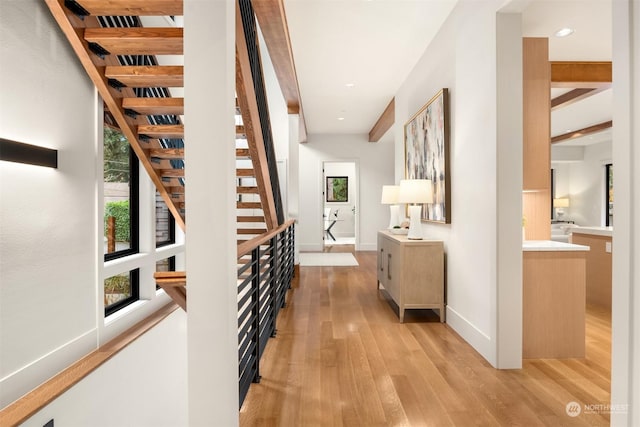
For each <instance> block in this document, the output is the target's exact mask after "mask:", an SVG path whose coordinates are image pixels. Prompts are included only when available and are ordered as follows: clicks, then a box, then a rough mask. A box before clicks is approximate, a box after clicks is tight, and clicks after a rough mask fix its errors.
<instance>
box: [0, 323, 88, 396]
mask: <svg viewBox="0 0 640 427" xmlns="http://www.w3.org/2000/svg"><path fill="white" fill-rule="evenodd" d="M97 343H98V330H97V329H92V330H90V331H87V332H85V333H84V334H83V335H80V336H79V337H77V338H75V339H73V340H71V341H69V342H68V343H66V344H64V345H62V346H60V347H58V348H56V349H55V350H53V351H51V352H50V353H48V354H46V355H44V356H42V357H41V358H40V359H37V360H35V361H33V362H31V363H30V364H28V365H26V366H23V367H22V368H20V369H18V370H17V371H15V372H12V373H10V374H9V375H7V376H6V377H4V378H2V379H0V408H4V407H5V406H7V405H9V404H10V403H12V402H14V401H15V400H17V399H18V398H20V397H22V396H24V395H25V394H27V393H28V392H29V391H31V390H33V389H34V388H36V387H38V386H39V385H40V384H42V383H44V382H45V381H47V380H48V379H49V378H51V376H52V373H56V372H60V371H62V370H63V369H65V368H67V367H69V366H70V365H72V364H73V363H75V362H77V361H78V360H80V359H81V358H82V357H84V356H86V355H87V354H89V353H90V352H92V351H94V350H95V349H96V348H97Z"/></svg>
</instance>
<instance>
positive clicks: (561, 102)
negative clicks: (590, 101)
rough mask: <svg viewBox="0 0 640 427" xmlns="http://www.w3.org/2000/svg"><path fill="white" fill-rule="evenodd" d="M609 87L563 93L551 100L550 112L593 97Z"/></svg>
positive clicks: (580, 89)
mask: <svg viewBox="0 0 640 427" xmlns="http://www.w3.org/2000/svg"><path fill="white" fill-rule="evenodd" d="M609 87H611V85H609V86H606V87H604V86H603V87H600V88H597V89H593V88H579V89H573V90H571V91H569V92H567V93H563V94H562V95H560V96H556V97H555V98H553V99H552V100H551V111H553V110H556V109H558V108H562V107H566V106H568V105H571V104H573V103H574V102H578V101H581V100H583V99H585V98H588V97H590V96H593V95H595V94H597V93H600V92H602V91H603V90H605V89H608V88H609Z"/></svg>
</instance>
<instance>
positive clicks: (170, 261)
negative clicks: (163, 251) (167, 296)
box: [156, 256, 176, 290]
mask: <svg viewBox="0 0 640 427" xmlns="http://www.w3.org/2000/svg"><path fill="white" fill-rule="evenodd" d="M156 271H176V257H174V256H172V257H170V258H165V259H161V260H160V261H158V262H156ZM157 289H160V286H158V285H156V290H157Z"/></svg>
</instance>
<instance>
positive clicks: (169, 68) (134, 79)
mask: <svg viewBox="0 0 640 427" xmlns="http://www.w3.org/2000/svg"><path fill="white" fill-rule="evenodd" d="M104 75H105V76H106V77H107V78H109V79H116V80H118V81H119V82H120V83H122V84H124V85H127V86H129V87H182V86H184V67H183V66H182V65H119V66H107V67H105V71H104Z"/></svg>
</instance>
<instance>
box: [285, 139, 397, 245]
mask: <svg viewBox="0 0 640 427" xmlns="http://www.w3.org/2000/svg"><path fill="white" fill-rule="evenodd" d="M392 156H393V146H392V145H391V144H388V143H380V142H379V143H370V142H368V135H366V134H362V135H309V137H308V142H307V143H305V144H300V146H299V162H300V163H299V186H300V187H299V193H300V206H299V215H300V217H299V226H298V236H297V237H298V239H299V241H300V249H301V250H303V251H305V250H306V251H318V250H322V234H323V228H322V226H323V220H322V207H323V199H322V188H323V185H324V182H323V178H322V162H323V161H336V160H347V161H355V162H356V163H357V164H358V171H359V172H358V173H359V176H358V178H357V180H358V181H359V182H360V192H359V195H358V200H356V205H357V206H358V207H359V210H360V222H359V230H358V238H359V248H360V250H376V244H377V243H376V242H377V240H376V239H377V232H378V230H380V229H383V228H385V227H387V225H388V224H389V208H388V207H387V206H384V205H381V204H380V197H381V195H382V186H383V185H385V184H393V183H394V178H393V164H392V162H390V161H389V159H390V158H391V157H392ZM356 245H358V242H356ZM356 248H358V246H356Z"/></svg>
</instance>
